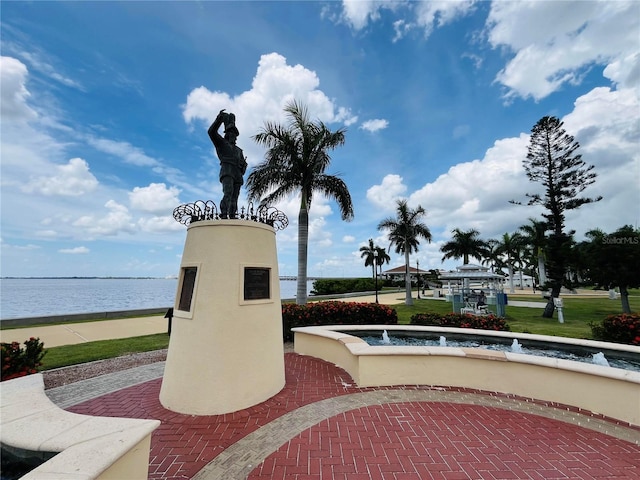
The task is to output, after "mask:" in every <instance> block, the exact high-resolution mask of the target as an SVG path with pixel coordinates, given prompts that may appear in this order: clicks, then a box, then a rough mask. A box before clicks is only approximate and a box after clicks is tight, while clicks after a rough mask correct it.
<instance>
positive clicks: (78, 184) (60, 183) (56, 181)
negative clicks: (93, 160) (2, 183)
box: [23, 158, 98, 197]
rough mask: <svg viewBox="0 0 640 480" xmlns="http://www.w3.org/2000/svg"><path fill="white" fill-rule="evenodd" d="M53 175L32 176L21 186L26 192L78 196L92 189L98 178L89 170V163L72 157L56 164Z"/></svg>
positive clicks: (96, 185)
mask: <svg viewBox="0 0 640 480" xmlns="http://www.w3.org/2000/svg"><path fill="white" fill-rule="evenodd" d="M55 170H56V173H55V174H54V175H53V176H41V177H37V178H32V179H31V180H30V181H29V183H28V184H27V185H25V186H24V187H23V191H24V192H26V193H39V194H42V195H61V196H66V197H78V196H81V195H85V194H87V193H90V192H92V191H94V190H95V189H96V188H97V187H98V180H97V179H96V177H94V176H93V174H92V173H91V172H90V171H89V165H88V164H87V162H86V161H84V160H83V159H81V158H72V159H71V160H69V163H68V164H66V165H57V166H56V167H55Z"/></svg>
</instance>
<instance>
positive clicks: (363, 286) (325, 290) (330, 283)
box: [311, 278, 380, 295]
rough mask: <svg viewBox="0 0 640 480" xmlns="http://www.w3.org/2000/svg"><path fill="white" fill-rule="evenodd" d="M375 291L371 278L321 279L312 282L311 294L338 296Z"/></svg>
mask: <svg viewBox="0 0 640 480" xmlns="http://www.w3.org/2000/svg"><path fill="white" fill-rule="evenodd" d="M378 288H380V285H378ZM375 289H376V286H375V281H374V280H373V279H372V278H322V279H318V280H314V282H313V289H312V290H311V293H312V294H314V295H339V294H343V293H350V292H369V291H373V290H375Z"/></svg>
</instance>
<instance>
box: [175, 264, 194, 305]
mask: <svg viewBox="0 0 640 480" xmlns="http://www.w3.org/2000/svg"><path fill="white" fill-rule="evenodd" d="M197 273H198V269H197V268H196V267H186V268H183V269H182V289H181V290H180V300H179V301H178V310H182V311H184V312H189V311H191V300H192V299H193V287H194V286H195V284H196V274H197Z"/></svg>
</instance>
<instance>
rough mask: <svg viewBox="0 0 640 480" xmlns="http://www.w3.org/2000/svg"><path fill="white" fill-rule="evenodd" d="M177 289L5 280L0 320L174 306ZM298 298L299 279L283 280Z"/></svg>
mask: <svg viewBox="0 0 640 480" xmlns="http://www.w3.org/2000/svg"><path fill="white" fill-rule="evenodd" d="M177 286H178V281H177V280H176V279H161V278H3V279H1V280H0V319H9V318H23V317H46V316H53V315H67V314H73V313H93V312H112V311H118V310H138V309H142V308H164V307H171V306H173V302H174V299H175V295H176V288H177ZM312 286H313V282H312V281H309V282H308V284H307V292H309V291H310V290H311V288H312ZM295 296H296V282H295V280H281V281H280V297H281V298H283V299H287V298H295Z"/></svg>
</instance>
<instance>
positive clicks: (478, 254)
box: [440, 228, 487, 265]
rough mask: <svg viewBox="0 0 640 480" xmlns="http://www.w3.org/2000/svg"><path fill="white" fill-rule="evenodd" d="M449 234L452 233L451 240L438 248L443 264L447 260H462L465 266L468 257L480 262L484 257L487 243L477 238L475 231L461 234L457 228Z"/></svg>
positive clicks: (477, 234) (477, 233)
mask: <svg viewBox="0 0 640 480" xmlns="http://www.w3.org/2000/svg"><path fill="white" fill-rule="evenodd" d="M451 233H453V240H451V241H449V242H447V243H445V244H444V245H443V246H442V247H440V251H441V252H443V253H444V256H443V257H442V261H443V262H444V261H445V260H446V259H448V258H453V259H455V260H457V259H458V258H462V262H463V263H464V264H465V265H467V264H468V263H469V257H473V258H476V259H477V260H478V261H481V260H482V257H483V256H485V255H486V252H487V242H485V241H484V240H481V239H480V238H479V235H480V232H478V231H477V230H476V229H473V228H472V229H471V230H467V231H466V232H463V231H462V230H460V229H459V228H454V229H453V230H452V231H451Z"/></svg>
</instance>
